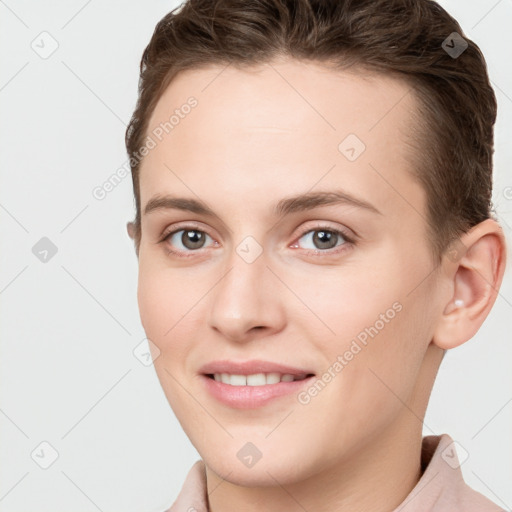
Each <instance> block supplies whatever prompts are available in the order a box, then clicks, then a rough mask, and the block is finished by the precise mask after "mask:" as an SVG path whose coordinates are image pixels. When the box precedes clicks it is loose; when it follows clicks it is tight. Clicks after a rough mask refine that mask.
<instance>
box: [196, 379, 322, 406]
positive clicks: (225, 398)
mask: <svg viewBox="0 0 512 512" xmlns="http://www.w3.org/2000/svg"><path fill="white" fill-rule="evenodd" d="M201 377H202V379H203V381H204V383H205V386H206V389H207V390H208V392H209V393H210V394H211V395H212V396H213V397H214V398H216V399H217V400H219V402H222V403H223V404H226V405H229V406H230V407H234V408H236V409H255V408H257V407H262V406H263V405H265V404H267V403H268V402H270V401H271V400H273V399H275V398H278V397H280V396H285V395H290V394H292V393H298V392H299V391H300V390H301V389H302V388H303V387H304V386H307V385H309V384H310V383H311V381H312V380H313V378H314V376H311V377H306V378H305V379H302V380H294V381H292V382H278V383H277V384H265V385H264V386H231V385H230V384H224V383H223V382H219V381H216V380H215V379H212V378H210V377H207V376H206V375H201Z"/></svg>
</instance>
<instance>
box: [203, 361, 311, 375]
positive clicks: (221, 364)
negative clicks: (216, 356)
mask: <svg viewBox="0 0 512 512" xmlns="http://www.w3.org/2000/svg"><path fill="white" fill-rule="evenodd" d="M199 372H200V373H202V374H205V375H209V374H215V373H229V374H231V375H253V374H255V373H280V374H283V375H284V374H287V373H288V374H290V375H295V376H301V375H310V374H311V375H313V372H311V371H309V370H305V369H303V368H294V367H292V366H288V365H284V364H280V363H273V362H271V361H263V360H261V359H252V360H251V361H229V360H227V359H225V360H222V361H212V362H210V363H207V364H205V365H203V366H202V367H201V368H200V369H199Z"/></svg>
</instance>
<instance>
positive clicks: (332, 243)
mask: <svg viewBox="0 0 512 512" xmlns="http://www.w3.org/2000/svg"><path fill="white" fill-rule="evenodd" d="M302 239H305V240H306V242H307V243H310V244H313V247H312V249H311V250H313V251H315V252H317V253H318V252H330V251H329V249H334V248H335V247H339V246H350V245H352V244H353V243H354V240H353V239H352V238H351V237H349V236H348V235H347V234H346V233H345V232H344V231H342V230H338V229H333V228H329V227H327V226H319V227H318V228H316V229H310V230H309V231H306V232H305V233H304V234H303V235H302V236H301V237H300V238H299V239H298V240H302ZM340 239H341V240H340ZM338 242H341V243H338ZM292 247H299V246H298V245H297V244H294V245H293V246H292ZM301 247H303V246H302V245H301ZM345 248H348V247H343V248H342V250H345ZM306 249H307V247H306ZM333 252H340V251H339V250H337V251H333Z"/></svg>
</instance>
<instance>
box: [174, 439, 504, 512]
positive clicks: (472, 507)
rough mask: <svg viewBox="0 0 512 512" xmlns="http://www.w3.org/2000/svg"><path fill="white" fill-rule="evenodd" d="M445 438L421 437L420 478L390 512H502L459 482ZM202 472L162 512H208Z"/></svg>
mask: <svg viewBox="0 0 512 512" xmlns="http://www.w3.org/2000/svg"><path fill="white" fill-rule="evenodd" d="M452 442H453V439H452V438H451V437H450V436H449V435H448V434H442V435H440V436H425V437H424V438H423V443H422V452H421V464H422V469H423V474H422V475H421V478H420V480H419V481H418V483H417V484H416V486H415V487H414V489H413V490H412V491H411V492H410V493H409V494H408V495H407V497H406V498H405V500H404V501H403V502H402V503H401V504H400V505H399V506H398V507H397V508H395V509H394V510H393V511H392V512H505V510H504V509H502V508H500V507H498V505H496V504H495V503H493V502H492V501H490V500H489V499H487V498H486V497H485V496H484V495H483V494H480V493H479V492H477V491H475V490H473V489H471V487H469V486H468V485H467V484H466V483H465V482H464V479H463V478H462V472H461V470H460V466H459V459H458V457H457V453H456V451H455V448H454V447H453V446H450V445H451V443H452ZM206 496H207V489H206V472H205V466H204V463H203V461H202V460H201V459H200V460H198V461H197V462H196V463H195V464H194V465H193V466H192V468H191V469H190V471H189V472H188V474H187V477H186V479H185V482H184V484H183V487H182V488H181V491H180V493H179V495H178V497H177V498H176V501H175V502H174V504H173V505H172V506H171V508H169V509H167V510H166V511H165V512H209V509H208V500H207V498H206Z"/></svg>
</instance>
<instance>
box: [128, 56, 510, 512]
mask: <svg viewBox="0 0 512 512" xmlns="http://www.w3.org/2000/svg"><path fill="white" fill-rule="evenodd" d="M408 90H409V88H408V86H407V85H406V84H404V83H403V82H401V81H398V80H396V79H394V78H390V77H387V76H382V75H375V74H368V73H365V74H364V73H363V72H357V71H351V72H348V71H334V70H328V69H326V68H325V67H321V66H320V65H318V64H313V63H308V64H306V63H302V62H297V61H292V60H286V59H282V60H280V61H276V62H273V63H272V64H264V65H262V66H258V67H256V68H252V69H250V70H247V69H246V70H240V69H236V68H234V67H233V66H228V67H227V68H225V67H224V66H210V67H207V68H203V69H195V70H188V71H186V72H182V73H180V74H179V75H178V76H177V77H176V78H175V79H174V80H173V81H172V82H171V84H170V86H169V87H168V89H167V90H166V91H165V93H164V94H163V96H162V97H161V98H160V100H159V102H158V104H157V106H156V108H155V111H154V112H153V114H152V117H151V119H150V123H149V130H148V134H149V133H151V130H153V129H154V128H155V127H157V126H158V125H159V124H160V123H162V122H165V121H167V120H168V119H169V116H170V115H172V113H173V111H174V110H175V109H176V108H180V106H181V105H183V104H185V103H186V101H187V98H189V97H190V96H194V97H195V98H197V101H198V105H197V106H196V107H195V108H194V109H193V110H192V111H191V112H190V113H189V114H188V115H187V116H185V117H184V118H183V119H180V122H179V124H178V125H176V126H175V127H174V129H173V130H172V132H170V133H169V134H168V135H167V136H166V137H164V138H163V140H162V141H161V142H159V143H158V144H157V146H156V147H155V148H154V149H152V150H151V151H150V152H149V154H148V155H147V156H146V157H145V158H144V160H143V162H142V167H141V178H140V195H141V205H142V212H143V215H142V238H141V244H140V250H139V283H138V302H139V309H140V316H141V321H142V324H143V327H144V329H145V332H146V335H147V337H148V338H149V339H150V340H151V341H152V342H153V343H154V344H155V346H156V347H158V349H159V351H160V353H159V356H158V357H157V358H156V359H155V361H154V366H155V370H156V372H157V375H158V378H159V380H160V382H161V385H162V388H163V390H164V392H165V394H166V397H167V399H168V401H169V404H170V405H171V407H172V409H173V411H174V413H175V414H176V417H177V418H178V420H179V422H180V424H181V426H182V427H183V429H184V431H185V433H186V434H187V436H188V437H189V438H190V440H191V442H192V443H193V445H194V446H195V448H196V449H197V451H198V452H199V453H200V455H201V457H202V459H203V461H204V462H205V464H206V475H207V488H208V501H209V506H210V510H211V511H212V512H231V511H240V510H244V511H246V512H252V511H258V512H259V511H261V510H266V511H269V512H274V511H276V512H277V511H283V510H287V511H291V512H295V511H301V512H302V511H303V510H314V511H315V512H327V511H330V512H332V511H337V510H339V511H341V510H350V511H351V512H357V511H363V510H364V511H368V510H371V511H375V512H376V511H390V510H392V509H393V508H395V507H398V506H399V505H400V503H402V502H403V500H404V499H405V498H406V496H407V494H408V493H409V492H410V491H411V490H412V489H413V487H414V486H415V485H416V483H417V481H418V479H419V478H420V476H421V469H420V451H421V437H422V420H423V417H424V414H425V410H426V407H427V403H428V398H429V395H430V391H431V389H432V385H433V382H434V379H435V376H436V373H437V369H438V367H439V364H440V362H441V359H442V355H443V353H444V350H445V349H450V348H453V347H456V346H458V345H460V344H462V343H464V342H465V341H467V340H469V339H470V338H471V337H472V336H473V335H474V334H475V333H476V332H477V330H478V329H479V327H480V325H481V324H482V322H483V321H484V319H485V318H486V316H487V315H488V313H489V311H490V309H491V307H492V305H493V303H494V301H495V299H496V295H497V290H498V289H499V286H500V284H501V281H502V277H503V272H504V266H505V242H504V238H503V234H502V231H501V228H500V227H499V225H498V224H497V223H496V222H494V221H493V220H487V221H485V222H482V223H481V224H479V225H477V226H475V227H474V228H473V229H472V230H471V231H469V232H468V233H466V234H464V235H463V236H462V237H461V239H460V242H461V243H462V244H463V245H462V247H465V248H467V250H465V252H464V253H463V254H462V255H461V258H459V259H458V260H457V261H453V259H450V258H444V259H443V262H442V264H441V265H440V266H436V265H435V264H434V262H433V261H432V260H431V256H430V247H429V245H428V242H427V238H426V211H427V210H426V196H425V193H424V191H423V190H422V188H421V187H420V186H419V185H418V184H417V183H416V182H415V181H414V180H413V179H412V178H411V175H410V169H411V167H410V165H411V164H410V163H409V160H408V153H407V152H408V151H411V146H410V145H409V144H407V134H408V132H409V126H410V123H411V122H412V121H411V112H412V111H413V110H414V109H415V108H416V103H415V98H414V97H413V95H412V93H411V94H406V93H407V91H408ZM349 134H355V135H356V136H357V137H358V138H359V139H360V140H361V141H363V142H364V144H365V146H366V149H365V151H364V152H363V153H361V154H360V156H359V157H358V158H357V159H356V160H355V161H349V160H348V159H347V158H346V157H345V156H344V155H343V154H342V153H341V152H340V151H339V149H338V145H339V144H340V142H342V141H343V140H344V139H345V137H347V135H349ZM334 190H336V191H338V190H342V191H343V192H345V193H346V194H350V195H351V196H354V197H355V198H357V199H358V200H360V201H364V202H366V203H368V204H369V205H371V206H372V207H373V208H364V207H361V206H358V205H356V204H353V203H343V202H340V203H333V204H323V205H316V206H315V207H314V208H312V209H301V210H297V211H291V212H288V213H286V214H285V215H276V214H275V212H274V207H275V205H276V204H277V203H279V201H282V200H283V199H287V198H290V197H293V196H298V195H302V194H307V193H317V192H321V191H334ZM166 195H170V196H173V197H180V198H188V199H191V200H195V201H200V202H202V203H204V204H205V205H206V206H207V207H208V208H210V209H211V210H212V212H213V213H214V215H207V214H205V213H198V212H193V211H187V210H183V209H179V208H157V209H153V210H152V211H151V212H149V213H147V214H146V213H144V210H145V207H146V205H147V204H148V203H149V202H150V201H151V200H152V199H153V198H155V197H156V196H160V197H161V196H166ZM405 198H407V200H405ZM375 210H377V211H375ZM184 229H185V231H183V230H184ZM190 230H197V231H194V232H193V233H192V235H195V238H194V237H192V238H190V239H188V238H187V236H186V234H187V232H188V231H190ZM325 230H335V231H336V230H340V231H344V232H345V233H346V235H347V238H345V237H344V236H343V235H336V234H334V233H332V232H331V238H326V236H325ZM322 232H323V235H322ZM129 233H131V234H132V235H133V231H132V227H131V226H130V225H129ZM165 234H169V236H167V237H166V239H165V240H162V237H163V236H164V235H165ZM200 236H203V239H202V242H201V238H199V237H200ZM246 237H252V238H253V239H254V240H255V241H256V242H257V244H258V245H259V247H260V248H261V250H262V253H261V255H260V256H259V257H258V258H257V259H256V260H255V261H254V262H252V263H248V262H247V261H246V260H245V259H244V258H242V257H241V255H240V253H239V252H237V247H238V246H239V244H240V243H241V242H242V241H243V240H244V239H245V238H246ZM348 238H351V239H352V240H353V242H349V241H348ZM251 247H252V246H251ZM251 250H254V249H251ZM171 251H174V252H171ZM456 300H463V301H464V305H463V306H462V307H456V306H455V301H456ZM394 303H399V304H400V305H401V310H400V312H398V313H396V315H395V316H394V318H393V319H391V320H389V321H388V322H386V323H385V325H384V327H382V328H381V329H380V330H379V332H378V334H377V335H375V336H374V337H373V338H371V337H369V338H368V343H367V345H366V346H363V348H362V350H361V351H360V352H358V353H357V355H355V356H354V357H353V359H352V360H350V361H348V362H347V364H346V366H344V368H343V369H342V371H340V372H339V373H337V374H336V376H335V377H334V378H333V379H332V380H331V381H330V382H329V383H328V384H327V385H326V386H325V388H324V389H322V391H321V392H320V393H318V395H317V396H315V397H313V398H312V399H311V401H310V402H309V403H307V404H302V403H300V402H299V401H298V400H297V396H296V395H287V396H284V397H280V398H278V399H275V400H273V401H272V402H269V403H268V404H267V405H265V406H263V407H258V408H253V409H244V410H242V409H235V408H232V407H229V406H227V405H225V404H222V403H220V402H218V401H217V400H216V399H215V398H214V397H212V396H211V395H210V394H209V393H207V391H206V390H205V387H204V382H203V377H202V376H201V375H200V372H199V369H200V367H201V366H202V365H204V364H206V363H208V362H210V361H213V360H219V359H230V360H235V361H247V360H251V359H264V360H268V361H272V362H279V363H283V364H288V365H291V366H296V367H300V368H307V369H309V370H310V371H311V373H314V374H315V375H316V377H318V378H320V377H321V376H322V375H323V373H324V372H325V371H326V370H327V369H328V368H329V367H332V365H333V364H334V363H335V362H336V360H337V357H338V355H343V354H344V353H345V352H346V351H347V350H348V349H349V348H350V344H351V342H352V340H353V339H354V338H355V337H356V336H357V335H358V334H359V333H361V331H364V329H365V328H366V327H370V326H373V325H375V324H376V321H377V320H378V319H379V318H380V316H379V315H381V314H385V313H386V311H388V310H389V309H390V308H392V305H393V304H394ZM360 345H361V344H360ZM247 442H251V443H252V444H254V445H255V446H256V447H257V448H258V450H259V451H260V452H261V453H262V457H261V459H260V460H259V461H258V462H257V463H256V464H255V465H254V466H252V467H247V466H246V465H245V464H243V463H242V462H241V460H240V459H239V458H238V457H237V452H238V451H239V450H240V449H241V448H242V447H243V446H244V445H245V444H246V443H247Z"/></svg>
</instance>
